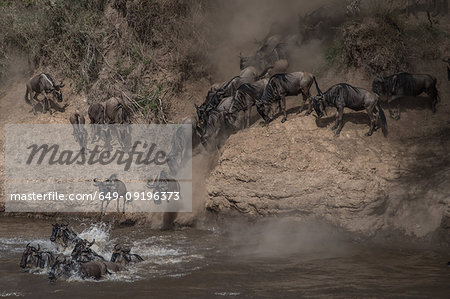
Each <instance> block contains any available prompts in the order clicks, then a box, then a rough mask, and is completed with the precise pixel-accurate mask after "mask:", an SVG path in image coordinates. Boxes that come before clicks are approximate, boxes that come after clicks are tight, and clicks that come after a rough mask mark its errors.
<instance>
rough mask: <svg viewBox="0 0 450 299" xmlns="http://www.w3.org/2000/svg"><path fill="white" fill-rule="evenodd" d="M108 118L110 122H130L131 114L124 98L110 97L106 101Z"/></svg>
mask: <svg viewBox="0 0 450 299" xmlns="http://www.w3.org/2000/svg"><path fill="white" fill-rule="evenodd" d="M105 113H106V120H107V122H108V123H110V124H128V123H130V119H129V118H130V116H129V111H128V108H127V105H126V104H125V103H124V101H123V100H122V99H119V98H110V99H109V100H107V101H106V102H105Z"/></svg>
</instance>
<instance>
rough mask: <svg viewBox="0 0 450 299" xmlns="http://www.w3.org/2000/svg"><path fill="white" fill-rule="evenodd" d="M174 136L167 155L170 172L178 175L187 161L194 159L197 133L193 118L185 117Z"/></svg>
mask: <svg viewBox="0 0 450 299" xmlns="http://www.w3.org/2000/svg"><path fill="white" fill-rule="evenodd" d="M181 124H182V125H181V126H179V127H178V128H177V129H176V131H175V132H174V134H173V136H172V142H171V143H172V144H171V147H170V152H169V154H168V155H167V165H168V166H169V170H170V174H171V175H177V174H178V172H179V171H180V170H182V169H183V168H184V167H185V165H186V163H187V162H188V161H189V160H190V159H192V148H193V144H192V143H193V140H192V139H193V138H194V137H195V135H193V134H196V132H195V131H193V129H194V128H193V125H192V120H191V119H190V118H184V119H183V120H182V122H181Z"/></svg>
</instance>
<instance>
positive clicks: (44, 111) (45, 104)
mask: <svg viewBox="0 0 450 299" xmlns="http://www.w3.org/2000/svg"><path fill="white" fill-rule="evenodd" d="M47 106H48V98H47V95H46V94H44V108H42V113H44V114H45V113H47Z"/></svg>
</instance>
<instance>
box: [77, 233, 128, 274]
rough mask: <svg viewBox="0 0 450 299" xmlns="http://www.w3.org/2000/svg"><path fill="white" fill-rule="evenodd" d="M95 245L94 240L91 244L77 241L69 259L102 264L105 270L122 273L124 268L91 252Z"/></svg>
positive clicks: (85, 241)
mask: <svg viewBox="0 0 450 299" xmlns="http://www.w3.org/2000/svg"><path fill="white" fill-rule="evenodd" d="M94 243H95V239H94V240H93V241H92V242H88V241H87V240H82V239H81V240H79V241H78V243H77V244H76V245H75V247H74V249H73V250H72V253H71V255H70V256H71V258H72V260H73V261H75V262H79V263H86V262H90V261H100V262H104V263H105V265H106V268H107V269H108V270H110V271H112V272H117V271H122V270H124V269H125V268H124V267H122V266H121V265H119V264H116V263H113V262H109V261H107V260H106V259H105V258H104V257H103V256H101V255H99V254H98V253H97V252H95V251H94V250H92V248H91V246H92V245H93V244H94Z"/></svg>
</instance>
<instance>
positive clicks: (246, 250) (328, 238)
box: [227, 218, 351, 259]
mask: <svg viewBox="0 0 450 299" xmlns="http://www.w3.org/2000/svg"><path fill="white" fill-rule="evenodd" d="M227 232H228V234H229V237H230V239H231V242H232V245H233V246H234V247H235V248H236V250H235V254H236V255H238V256H246V257H249V258H251V257H255V258H260V257H269V258H283V257H289V256H291V255H296V256H298V255H302V256H303V257H304V258H305V259H311V258H319V257H320V258H329V257H336V256H342V255H344V254H348V253H349V250H350V248H351V247H350V246H349V244H350V242H349V238H348V236H346V235H345V234H344V233H343V232H341V231H339V230H338V229H337V228H335V227H333V226H331V225H329V224H327V223H324V222H321V221H318V220H316V219H304V220H299V219H298V218H297V219H292V218H271V219H265V220H262V221H259V222H258V223H254V224H249V223H248V222H245V221H242V222H241V221H234V222H233V223H229V224H228V225H227Z"/></svg>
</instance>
